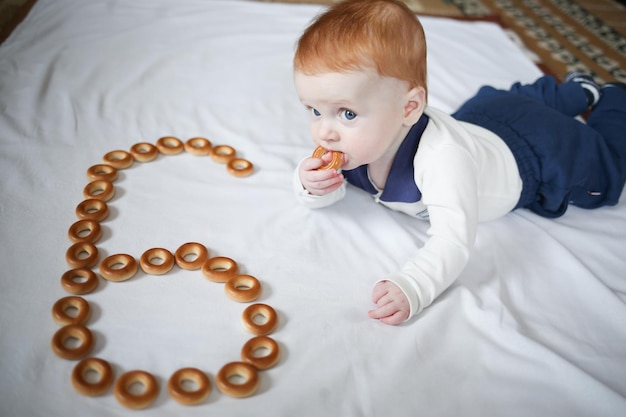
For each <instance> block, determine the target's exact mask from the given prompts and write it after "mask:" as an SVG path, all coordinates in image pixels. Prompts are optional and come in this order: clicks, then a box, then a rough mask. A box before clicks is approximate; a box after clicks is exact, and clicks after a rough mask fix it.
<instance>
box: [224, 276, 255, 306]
mask: <svg viewBox="0 0 626 417" xmlns="http://www.w3.org/2000/svg"><path fill="white" fill-rule="evenodd" d="M224 291H225V292H226V295H227V296H228V297H229V298H230V299H231V300H235V301H239V302H240V303H248V302H250V301H254V300H256V299H257V298H259V297H260V296H261V283H260V282H259V280H258V279H256V278H255V277H253V276H252V275H245V274H244V275H235V276H233V277H232V278H229V279H228V280H227V281H226V283H225V284H224Z"/></svg>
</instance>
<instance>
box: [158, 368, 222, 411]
mask: <svg viewBox="0 0 626 417" xmlns="http://www.w3.org/2000/svg"><path fill="white" fill-rule="evenodd" d="M185 381H191V382H193V383H195V385H196V389H194V390H193V391H192V390H187V389H185V388H184V387H183V383H184V382H185ZM167 392H169V394H170V396H171V397H172V398H173V399H175V400H176V401H177V402H179V403H180V404H183V405H196V404H200V403H201V402H202V401H204V400H206V398H207V397H208V396H209V394H210V393H211V381H210V380H209V377H208V376H206V374H205V373H204V372H202V371H201V370H199V369H196V368H183V369H179V370H178V371H176V372H174V374H172V376H171V377H170V379H169V381H168V382H167Z"/></svg>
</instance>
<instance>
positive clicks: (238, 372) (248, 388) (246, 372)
mask: <svg viewBox="0 0 626 417" xmlns="http://www.w3.org/2000/svg"><path fill="white" fill-rule="evenodd" d="M234 376H239V377H240V378H242V379H243V382H241V383H235V382H233V381H232V380H231V378H232V377H234ZM215 384H216V385H217V387H218V388H219V390H220V391H222V392H223V393H224V394H227V395H230V396H231V397H237V398H243V397H249V396H251V395H252V394H254V393H255V392H256V390H257V388H258V387H259V374H258V372H257V369H256V368H255V367H254V366H253V365H250V364H249V363H245V362H230V363H227V364H226V365H224V366H223V367H222V369H220V370H219V372H218V373H217V376H216V377H215Z"/></svg>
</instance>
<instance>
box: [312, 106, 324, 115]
mask: <svg viewBox="0 0 626 417" xmlns="http://www.w3.org/2000/svg"><path fill="white" fill-rule="evenodd" d="M311 113H313V116H315V117H319V116H321V115H322V113H320V112H319V111H317V109H314V108H313V107H311Z"/></svg>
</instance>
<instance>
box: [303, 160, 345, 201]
mask: <svg viewBox="0 0 626 417" xmlns="http://www.w3.org/2000/svg"><path fill="white" fill-rule="evenodd" d="M323 158H327V159H328V160H330V155H329V154H326V155H324V156H323ZM325 163H328V161H327V160H322V159H320V158H306V159H305V160H304V161H302V163H301V164H300V167H299V168H298V175H299V176H300V182H301V183H302V186H303V187H304V188H306V190H307V191H308V192H309V193H311V194H313V195H326V194H329V193H331V192H333V191H335V190H336V189H338V188H339V187H341V184H342V183H343V175H342V174H341V173H340V172H338V171H335V170H334V169H326V170H318V168H319V167H321V166H322V165H324V164H325Z"/></svg>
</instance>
